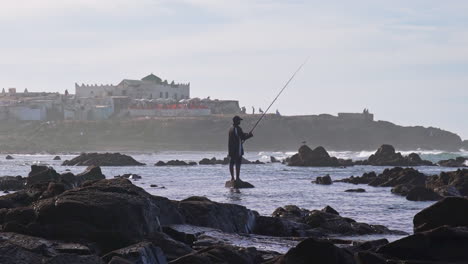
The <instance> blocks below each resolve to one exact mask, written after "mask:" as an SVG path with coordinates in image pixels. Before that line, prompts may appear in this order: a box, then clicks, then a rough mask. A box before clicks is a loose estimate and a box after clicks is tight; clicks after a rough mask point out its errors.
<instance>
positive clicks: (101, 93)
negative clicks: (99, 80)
mask: <svg viewBox="0 0 468 264" xmlns="http://www.w3.org/2000/svg"><path fill="white" fill-rule="evenodd" d="M115 89H116V87H115V86H113V85H86V84H83V85H79V84H75V95H76V97H105V96H112V95H114V94H112V93H113V92H115Z"/></svg>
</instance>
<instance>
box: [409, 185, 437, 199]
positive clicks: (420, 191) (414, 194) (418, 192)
mask: <svg viewBox="0 0 468 264" xmlns="http://www.w3.org/2000/svg"><path fill="white" fill-rule="evenodd" d="M440 199H442V197H441V196H440V195H439V194H438V193H436V192H434V191H433V190H431V189H428V188H426V187H424V186H415V187H414V188H412V189H411V190H410V191H409V192H408V194H407V196H406V200H409V201H438V200H440Z"/></svg>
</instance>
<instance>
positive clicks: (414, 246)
mask: <svg viewBox="0 0 468 264" xmlns="http://www.w3.org/2000/svg"><path fill="white" fill-rule="evenodd" d="M467 247H468V229H467V228H466V227H447V226H443V227H439V228H436V229H432V230H429V231H426V232H422V233H418V234H414V235H411V236H408V237H405V238H402V239H400V240H397V241H394V242H392V243H389V244H387V245H384V246H382V247H380V248H378V249H377V250H376V252H375V253H373V252H369V251H362V252H359V253H357V255H356V260H357V261H358V263H375V264H380V263H415V264H416V263H421V264H426V263H427V264H436V263H447V264H449V263H453V264H456V263H466V260H467V259H468V251H467V250H466V248H467Z"/></svg>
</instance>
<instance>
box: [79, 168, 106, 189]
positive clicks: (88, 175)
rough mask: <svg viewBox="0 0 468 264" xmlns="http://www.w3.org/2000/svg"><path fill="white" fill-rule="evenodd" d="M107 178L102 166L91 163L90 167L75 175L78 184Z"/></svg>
mask: <svg viewBox="0 0 468 264" xmlns="http://www.w3.org/2000/svg"><path fill="white" fill-rule="evenodd" d="M105 178H106V177H105V176H104V174H102V171H101V168H100V167H98V166H94V165H91V166H89V167H88V168H86V170H85V171H83V172H82V173H80V174H77V175H76V176H75V182H76V185H77V186H80V185H81V184H83V183H84V182H85V181H96V180H103V179H105Z"/></svg>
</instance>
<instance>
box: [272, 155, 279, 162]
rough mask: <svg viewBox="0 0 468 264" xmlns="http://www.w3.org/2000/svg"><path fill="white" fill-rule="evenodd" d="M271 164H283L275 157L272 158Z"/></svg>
mask: <svg viewBox="0 0 468 264" xmlns="http://www.w3.org/2000/svg"><path fill="white" fill-rule="evenodd" d="M270 162H271V163H281V161H280V160H278V159H277V158H275V157H273V156H270Z"/></svg>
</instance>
